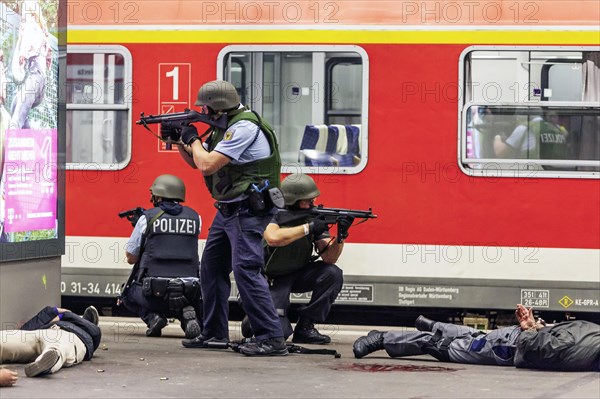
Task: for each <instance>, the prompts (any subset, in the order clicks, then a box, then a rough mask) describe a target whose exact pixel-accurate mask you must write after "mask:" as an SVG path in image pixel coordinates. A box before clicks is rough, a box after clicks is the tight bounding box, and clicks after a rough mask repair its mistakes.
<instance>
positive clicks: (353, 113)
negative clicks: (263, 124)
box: [217, 46, 369, 174]
mask: <svg viewBox="0 0 600 399" xmlns="http://www.w3.org/2000/svg"><path fill="white" fill-rule="evenodd" d="M368 66H369V63H368V58H367V54H366V52H365V51H364V50H363V49H362V48H360V47H357V46H228V47H226V48H224V49H223V50H222V51H221V53H220V54H219V59H218V67H217V74H218V77H219V78H220V79H225V80H227V81H230V82H231V83H232V84H233V85H234V86H235V87H236V88H237V90H238V93H239V94H240V98H241V99H242V102H243V103H244V104H245V105H247V106H249V107H251V108H252V109H253V110H255V111H257V112H258V113H260V114H261V115H262V116H263V117H264V118H265V119H266V120H267V121H268V122H269V123H270V124H271V125H272V126H273V127H274V129H275V132H276V133H277V138H278V141H279V148H280V152H281V158H282V163H283V172H284V173H291V172H297V171H302V172H305V173H329V174H336V173H348V174H351V173H358V172H360V171H361V170H362V169H363V168H364V167H365V165H366V161H367V148H368V140H367V138H368V76H369V73H368Z"/></svg>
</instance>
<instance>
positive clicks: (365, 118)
mask: <svg viewBox="0 0 600 399" xmlns="http://www.w3.org/2000/svg"><path fill="white" fill-rule="evenodd" d="M232 53H256V54H259V57H258V58H262V55H264V54H265V53H280V54H278V55H281V54H284V55H286V54H287V55H289V54H293V53H296V54H300V53H309V54H311V56H313V55H315V54H325V53H328V54H331V53H339V54H340V56H339V57H340V59H341V58H347V57H348V54H349V53H353V54H357V55H358V56H359V57H360V59H361V63H362V74H361V80H362V82H361V88H362V101H361V106H362V109H361V123H360V128H359V129H360V133H359V138H358V146H359V155H360V156H359V157H355V159H354V161H355V162H354V164H353V165H352V166H339V165H334V166H322V165H321V166H308V165H305V162H303V161H302V155H303V154H302V153H301V150H298V153H299V155H298V159H297V161H296V160H295V159H294V161H289V159H288V160H284V159H282V161H283V164H282V173H309V174H357V173H360V172H361V171H362V170H364V168H365V167H366V165H367V163H368V154H369V152H368V150H369V148H368V142H369V57H368V54H367V52H366V51H365V50H364V49H363V48H362V47H360V46H356V45H315V46H309V45H260V44H259V45H229V46H225V47H223V48H222V49H221V51H220V52H219V54H218V57H217V74H216V75H217V79H222V80H228V79H227V76H226V75H227V72H226V67H227V60H228V57H229V55H230V54H232ZM344 54H345V55H346V57H344ZM336 58H337V55H336ZM251 65H252V67H253V68H256V69H257V71H259V72H260V73H261V78H260V79H257V81H258V80H260V82H255V81H253V80H252V79H250V81H249V82H248V84H249V85H250V86H251V87H250V89H251V90H252V91H253V93H252V94H253V95H256V93H257V91H256V90H265V86H264V85H263V82H262V77H263V76H264V75H262V68H263V66H264V63H263V62H262V61H260V64H259V65H257V64H256V63H252V64H251ZM312 67H313V71H314V69H315V66H314V65H313V66H312ZM325 68H326V65H323V70H322V71H319V72H318V73H319V76H320V77H321V78H322V81H323V82H325V81H326V79H325V75H326V73H327V72H326V70H325ZM316 74H317V73H316V72H315V75H316ZM314 81H315V78H314V75H313V82H314ZM256 84H258V85H259V87H258V89H257V88H256V87H254V86H256ZM313 85H314V83H313ZM313 87H314V86H313ZM314 90H315V92H316V93H317V95H318V98H319V99H320V101H319V102H320V104H319V102H316V101H315V100H314V96H313V103H312V108H313V111H312V115H314V114H315V111H314V109H315V108H319V107H320V108H322V110H319V111H318V112H317V113H319V112H320V113H321V115H322V117H323V120H322V124H325V121H326V119H325V113H326V111H327V110H326V101H325V100H326V94H325V93H326V91H327V90H326V88H325V87H322V88H318V89H314ZM259 93H262V91H261V92H259ZM303 94H304V93H303ZM276 97H277V95H275V98H276ZM252 98H254V96H253V97H252ZM247 101H248V103H247V104H244V105H248V106H251V105H252V104H251V103H250V102H251V101H252V99H250V98H248V99H247ZM253 109H254V110H255V111H257V112H258V113H259V114H261V115H262V114H263V112H262V111H263V109H262V103H260V104H259V105H258V106H256V107H255V106H253ZM267 121H268V122H270V123H273V121H270V120H268V119H267ZM275 130H276V133H279V134H278V136H279V137H281V134H282V133H283V132H278V129H277V128H276V129H275ZM302 134H303V133H300V138H302ZM280 146H281V141H280ZM282 158H283V157H282ZM357 159H358V160H357Z"/></svg>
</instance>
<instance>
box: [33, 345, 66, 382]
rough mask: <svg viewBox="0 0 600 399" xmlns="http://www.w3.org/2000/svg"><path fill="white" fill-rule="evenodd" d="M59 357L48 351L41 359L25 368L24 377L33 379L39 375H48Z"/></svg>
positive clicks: (54, 352)
mask: <svg viewBox="0 0 600 399" xmlns="http://www.w3.org/2000/svg"><path fill="white" fill-rule="evenodd" d="M59 357H60V356H58V353H56V351H54V350H50V351H48V352H46V353H44V354H43V355H42V357H41V358H39V359H38V360H36V361H35V362H33V363H29V364H28V365H27V366H25V375H26V376H27V377H35V376H37V375H40V374H44V373H48V372H49V371H50V370H51V369H52V367H53V366H54V365H55V364H56V362H58V359H59Z"/></svg>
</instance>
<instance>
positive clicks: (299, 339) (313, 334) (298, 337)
mask: <svg viewBox="0 0 600 399" xmlns="http://www.w3.org/2000/svg"><path fill="white" fill-rule="evenodd" d="M292 342H293V343H295V344H316V345H324V344H328V343H330V342H331V338H330V337H329V336H327V335H324V334H321V333H320V332H319V331H318V330H317V329H316V328H315V325H314V324H313V323H312V322H310V321H308V320H305V319H300V320H298V324H296V328H295V329H294V336H293V338H292Z"/></svg>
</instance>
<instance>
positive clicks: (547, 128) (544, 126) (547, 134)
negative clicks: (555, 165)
mask: <svg viewBox="0 0 600 399" xmlns="http://www.w3.org/2000/svg"><path fill="white" fill-rule="evenodd" d="M528 131H529V133H530V134H534V135H535V138H536V140H535V142H536V143H538V145H537V146H536V148H534V149H532V150H530V152H529V158H530V159H566V157H567V135H566V134H565V133H566V132H565V131H562V130H561V129H560V128H559V127H557V126H555V125H553V124H551V123H548V122H546V121H544V120H538V121H533V122H530V123H529V124H528Z"/></svg>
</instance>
